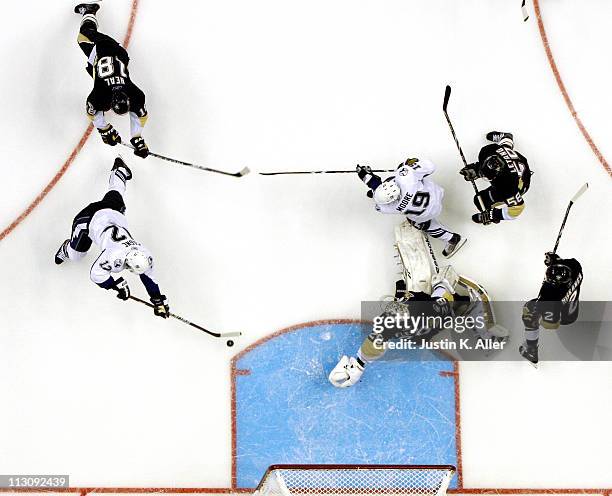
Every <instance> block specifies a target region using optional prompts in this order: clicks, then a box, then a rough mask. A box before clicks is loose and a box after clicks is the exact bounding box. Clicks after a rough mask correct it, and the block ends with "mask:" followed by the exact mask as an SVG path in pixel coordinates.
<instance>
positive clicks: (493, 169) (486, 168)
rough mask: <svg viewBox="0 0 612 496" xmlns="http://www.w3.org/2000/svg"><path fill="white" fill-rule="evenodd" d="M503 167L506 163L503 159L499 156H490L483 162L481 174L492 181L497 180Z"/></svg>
mask: <svg viewBox="0 0 612 496" xmlns="http://www.w3.org/2000/svg"><path fill="white" fill-rule="evenodd" d="M503 167H504V161H503V160H502V159H501V157H499V156H498V155H490V156H488V157H487V158H485V159H484V161H483V162H482V165H481V166H480V173H481V174H482V175H483V176H484V177H486V178H487V179H488V180H489V181H491V180H493V179H495V177H496V176H497V175H498V174H499V173H500V172H501V170H502V168H503Z"/></svg>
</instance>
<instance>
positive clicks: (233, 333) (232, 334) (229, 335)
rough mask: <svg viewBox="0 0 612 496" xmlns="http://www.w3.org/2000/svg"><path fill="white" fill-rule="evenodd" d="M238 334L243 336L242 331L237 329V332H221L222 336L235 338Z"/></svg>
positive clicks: (220, 335)
mask: <svg viewBox="0 0 612 496" xmlns="http://www.w3.org/2000/svg"><path fill="white" fill-rule="evenodd" d="M238 336H242V333H241V332H240V331H235V332H222V333H220V334H219V337H220V338H235V337H238Z"/></svg>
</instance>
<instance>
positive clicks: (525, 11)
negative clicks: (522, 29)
mask: <svg viewBox="0 0 612 496" xmlns="http://www.w3.org/2000/svg"><path fill="white" fill-rule="evenodd" d="M521 12H522V13H523V22H527V19H529V12H528V11H527V7H525V0H523V3H522V4H521Z"/></svg>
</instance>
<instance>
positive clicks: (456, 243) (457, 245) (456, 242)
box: [442, 234, 467, 258]
mask: <svg viewBox="0 0 612 496" xmlns="http://www.w3.org/2000/svg"><path fill="white" fill-rule="evenodd" d="M466 241H467V239H465V238H463V237H461V236H459V235H458V234H453V237H452V238H451V239H450V241H449V242H448V243H446V246H445V247H444V250H442V255H444V256H445V257H446V258H451V257H452V256H453V255H455V254H456V253H457V252H458V251H459V250H460V249H461V247H462V246H463V245H464V244H465V242H466Z"/></svg>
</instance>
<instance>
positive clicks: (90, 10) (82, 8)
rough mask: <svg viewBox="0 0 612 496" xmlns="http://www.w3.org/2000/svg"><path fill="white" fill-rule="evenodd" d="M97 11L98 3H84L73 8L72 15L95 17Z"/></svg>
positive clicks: (98, 8)
mask: <svg viewBox="0 0 612 496" xmlns="http://www.w3.org/2000/svg"><path fill="white" fill-rule="evenodd" d="M98 10H100V2H99V1H97V2H95V1H92V2H84V3H80V4H78V5H77V6H76V7H75V8H74V13H75V14H81V15H87V14H91V15H96V12H98Z"/></svg>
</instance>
